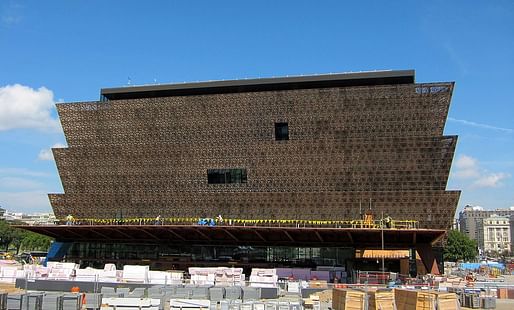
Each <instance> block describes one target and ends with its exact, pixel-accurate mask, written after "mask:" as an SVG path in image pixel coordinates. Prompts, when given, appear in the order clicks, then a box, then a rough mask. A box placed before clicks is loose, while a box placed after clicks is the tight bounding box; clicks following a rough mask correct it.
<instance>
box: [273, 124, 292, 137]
mask: <svg viewBox="0 0 514 310" xmlns="http://www.w3.org/2000/svg"><path fill="white" fill-rule="evenodd" d="M275 140H289V127H288V125H287V123H275Z"/></svg>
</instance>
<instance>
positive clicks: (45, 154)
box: [37, 143, 67, 160]
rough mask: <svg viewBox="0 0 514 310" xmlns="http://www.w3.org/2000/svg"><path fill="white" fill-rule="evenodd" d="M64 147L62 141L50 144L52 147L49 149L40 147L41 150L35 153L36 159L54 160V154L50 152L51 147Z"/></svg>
mask: <svg viewBox="0 0 514 310" xmlns="http://www.w3.org/2000/svg"><path fill="white" fill-rule="evenodd" d="M64 147H67V146H66V145H64V144H62V143H56V144H54V145H52V147H51V148H49V149H42V150H41V151H39V154H38V155H37V159H39V160H54V155H53V153H52V149H56V148H64Z"/></svg>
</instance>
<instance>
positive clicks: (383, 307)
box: [368, 290, 395, 310]
mask: <svg viewBox="0 0 514 310" xmlns="http://www.w3.org/2000/svg"><path fill="white" fill-rule="evenodd" d="M368 309H369V310H395V306H394V294H393V291H392V290H376V291H375V290H373V291H369V292H368Z"/></svg>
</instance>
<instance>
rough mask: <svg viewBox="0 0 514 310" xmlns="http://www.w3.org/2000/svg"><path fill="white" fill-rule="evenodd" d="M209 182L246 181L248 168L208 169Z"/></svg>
mask: <svg viewBox="0 0 514 310" xmlns="http://www.w3.org/2000/svg"><path fill="white" fill-rule="evenodd" d="M207 181H208V183H209V184H226V183H246V169H207Z"/></svg>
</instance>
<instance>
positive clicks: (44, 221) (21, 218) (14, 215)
mask: <svg viewBox="0 0 514 310" xmlns="http://www.w3.org/2000/svg"><path fill="white" fill-rule="evenodd" d="M0 213H1V211H0ZM1 218H2V219H4V220H6V221H7V222H22V223H25V224H27V225H52V224H55V222H56V219H55V215H54V214H53V213H33V214H25V213H22V212H9V211H5V210H4V212H3V214H2V215H1Z"/></svg>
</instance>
